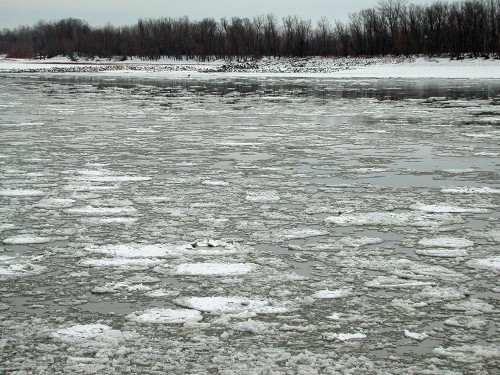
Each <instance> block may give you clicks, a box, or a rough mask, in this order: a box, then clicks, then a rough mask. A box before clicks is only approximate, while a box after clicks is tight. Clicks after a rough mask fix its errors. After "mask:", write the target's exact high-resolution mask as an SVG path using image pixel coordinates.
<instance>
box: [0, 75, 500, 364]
mask: <svg viewBox="0 0 500 375" xmlns="http://www.w3.org/2000/svg"><path fill="white" fill-rule="evenodd" d="M0 79H1V82H2V84H1V85H0V168H1V169H0V170H1V177H0V181H1V182H0V208H1V211H2V214H1V215H0V242H1V244H0V279H1V283H0V317H1V319H0V332H1V334H0V348H1V350H0V372H2V373H5V374H33V373H36V374H69V373H83V374H114V373H116V374H138V373H140V374H167V373H168V374H243V373H245V374H283V373H287V374H295V373H303V374H315V373H318V374H330V373H332V374H336V373H340V374H351V373H352V374H361V373H364V374H365V373H366V374H378V373H380V374H382V373H422V374H424V373H432V374H461V373H464V374H488V373H495V371H498V368H499V365H500V347H499V336H498V311H499V310H498V309H499V293H498V292H499V286H498V274H499V270H500V266H499V264H500V256H499V253H498V252H499V244H500V226H499V222H500V215H499V209H498V208H499V202H500V199H499V198H500V162H499V160H500V158H499V155H500V128H499V123H500V107H499V104H500V90H499V89H500V84H499V83H498V82H495V81H488V80H485V81H478V82H472V81H468V80H440V81H416V80H335V79H311V80H307V79H283V78H268V79H263V78H262V79H257V78H247V79H243V78H242V79H221V80H214V79H207V80H194V79H186V80H167V79H165V80H157V79H156V80H146V79H145V80H137V79H136V80H131V79H115V80H109V79H101V78H99V76H98V75H96V76H89V77H86V76H78V77H72V76H57V75H52V76H50V75H45V76H44V75H32V76H24V75H8V74H6V75H3V76H2V77H0ZM209 297H213V298H211V299H210V298H209ZM151 309H156V310H151ZM198 312H199V313H198ZM176 313H179V314H181V316H180V317H179V316H177V319H173V318H172V316H173V315H175V314H176ZM162 314H163V315H162ZM182 314H186V315H182ZM190 314H194V318H189V316H192V315H190ZM138 317H139V318H138Z"/></svg>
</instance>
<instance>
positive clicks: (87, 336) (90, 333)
mask: <svg viewBox="0 0 500 375" xmlns="http://www.w3.org/2000/svg"><path fill="white" fill-rule="evenodd" d="M51 336H52V338H53V339H55V340H59V341H63V342H68V343H82V342H88V341H100V342H108V343H111V342H117V341H119V339H121V338H122V332H121V331H118V330H114V329H112V328H111V327H110V326H107V325H104V324H78V325H74V326H71V327H68V328H62V329H59V330H57V331H56V332H53V333H52V335H51Z"/></svg>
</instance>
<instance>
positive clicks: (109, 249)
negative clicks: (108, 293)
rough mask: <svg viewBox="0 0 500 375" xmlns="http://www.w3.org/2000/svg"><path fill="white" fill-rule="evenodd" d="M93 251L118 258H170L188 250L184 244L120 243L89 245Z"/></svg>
mask: <svg viewBox="0 0 500 375" xmlns="http://www.w3.org/2000/svg"><path fill="white" fill-rule="evenodd" d="M85 250H86V251H89V252H91V253H97V254H103V255H107V256H112V257H117V258H169V257H176V256H178V255H180V254H182V253H185V252H186V251H187V249H186V246H182V245H169V244H166V245H160V244H153V245H148V244H118V245H104V246H89V247H86V248H85Z"/></svg>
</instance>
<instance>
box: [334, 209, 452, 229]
mask: <svg viewBox="0 0 500 375" xmlns="http://www.w3.org/2000/svg"><path fill="white" fill-rule="evenodd" d="M460 221H461V219H460V218H458V217H454V216H452V215H451V214H449V213H444V214H440V215H432V216H427V215H426V214H422V213H416V212H364V213H352V214H343V215H336V216H329V217H327V218H326V219H325V222H327V223H331V224H337V225H341V226H350V225H354V226H362V225H394V226H413V227H428V226H435V225H436V224H442V223H455V222H460Z"/></svg>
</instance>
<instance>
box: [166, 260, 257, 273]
mask: <svg viewBox="0 0 500 375" xmlns="http://www.w3.org/2000/svg"><path fill="white" fill-rule="evenodd" d="M255 267H256V265H255V264H252V263H183V264H180V265H178V266H177V267H176V269H175V273H176V274H178V275H207V276H209V275H214V276H226V275H227V276H230V275H243V274H245V273H248V272H250V271H252V270H253V269H254V268H255Z"/></svg>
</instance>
